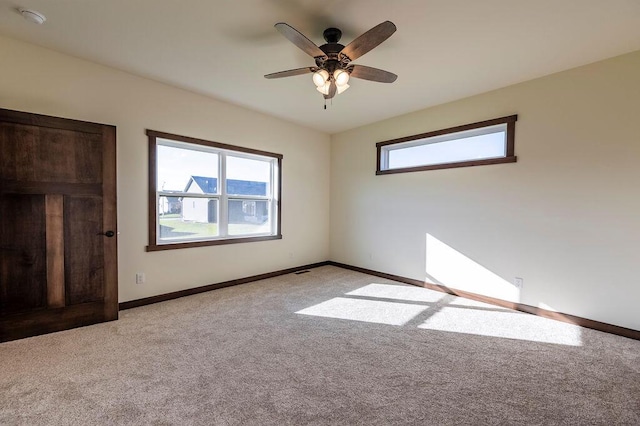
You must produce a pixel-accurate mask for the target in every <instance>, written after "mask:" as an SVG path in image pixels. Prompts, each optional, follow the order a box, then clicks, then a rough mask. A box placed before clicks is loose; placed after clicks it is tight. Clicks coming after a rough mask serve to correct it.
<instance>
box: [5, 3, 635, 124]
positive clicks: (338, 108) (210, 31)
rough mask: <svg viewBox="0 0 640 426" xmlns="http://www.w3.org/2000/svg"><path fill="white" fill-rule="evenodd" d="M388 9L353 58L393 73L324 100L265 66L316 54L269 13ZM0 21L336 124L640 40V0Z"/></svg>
mask: <svg viewBox="0 0 640 426" xmlns="http://www.w3.org/2000/svg"><path fill="white" fill-rule="evenodd" d="M17 7H26V8H31V9H35V10H37V11H39V12H41V13H43V14H45V15H46V17H47V22H46V23H45V24H44V25H41V26H38V25H34V24H31V23H28V22H27V21H25V20H24V19H22V17H21V16H20V15H19V14H18V12H17V11H16V8H17ZM385 20H390V21H392V22H394V23H395V24H396V26H397V27H398V31H397V32H396V33H395V34H394V35H393V36H392V37H391V38H390V39H389V40H387V41H386V42H384V43H383V44H382V45H380V46H379V47H378V48H376V49H375V50H373V51H372V52H370V53H368V54H366V55H365V56H363V57H362V58H360V59H358V60H357V61H355V63H357V64H362V65H368V66H372V67H376V68H382V69H385V70H388V71H391V72H393V73H396V74H398V76H399V77H398V80H397V81H396V82H395V83H393V84H381V83H374V82H369V81H365V80H355V79H353V80H352V81H351V82H350V84H351V88H350V89H349V90H348V91H347V92H345V93H343V94H341V95H338V96H336V98H335V99H334V100H333V104H332V105H329V106H327V110H326V111H325V110H323V109H322V108H323V104H324V101H323V99H322V95H320V94H319V93H318V92H317V91H316V90H315V86H314V85H313V83H312V81H311V76H310V75H303V76H296V77H289V78H283V79H278V80H267V79H265V78H264V77H263V75H264V74H268V73H271V72H276V71H282V70H287V69H291V68H298V67H304V66H312V65H313V64H314V62H313V59H312V58H311V57H309V56H307V55H306V54H305V53H303V52H302V51H301V50H299V49H298V48H297V47H295V46H294V45H293V44H291V43H290V42H289V41H287V40H286V39H285V38H284V37H283V36H281V35H280V34H279V33H278V32H277V31H276V30H275V29H274V28H273V25H274V24H275V23H276V22H286V23H288V24H290V25H292V26H293V27H295V28H297V29H298V30H299V31H301V32H302V33H303V34H305V35H307V37H309V38H310V39H311V40H312V41H314V42H315V43H317V44H322V43H324V41H323V39H322V31H323V30H324V28H326V27H329V26H336V27H338V28H340V29H341V30H342V31H343V38H342V40H341V42H342V44H345V45H346V44H348V43H349V42H350V41H351V40H353V39H354V38H355V37H357V36H358V35H360V34H361V33H363V32H365V31H367V30H368V29H369V28H371V27H373V26H375V25H377V24H379V23H380V22H382V21H385ZM0 34H3V35H6V36H9V37H12V38H16V39H21V40H25V41H28V42H32V43H34V44H38V45H41V46H45V47H48V48H51V49H54V50H57V51H60V52H65V53H68V54H70V55H73V56H77V57H81V58H86V59H89V60H92V61H95V62H99V63H102V64H105V65H109V66H112V67H115V68H120V69H122V70H125V71H129V72H131V73H134V74H138V75H141V76H145V77H149V78H152V79H155V80H158V81H162V82H165V83H169V84H172V85H175V86H178V87H182V88H185V89H188V90H192V91H194V92H198V93H202V94H205V95H208V96H211V97H214V98H217V99H221V100H224V101H227V102H231V103H234V104H237V105H242V106H245V107H248V108H251V109H254V110H258V111H262V112H265V113H267V114H271V115H274V116H277V117H280V118H283V119H285V120H288V121H292V122H296V123H299V124H302V125H304V126H308V127H311V128H315V129H318V130H321V131H325V132H328V133H336V132H340V131H343V130H347V129H350V128H354V127H358V126H361V125H365V124H368V123H372V122H375V121H378V120H381V119H385V118H389V117H393V116H396V115H400V114H403V113H407V112H411V111H415V110H419V109H423V108H426V107H429V106H432V105H437V104H441V103H444V102H448V101H452V100H455V99H460V98H463V97H467V96H470V95H474V94H478V93H482V92H486V91H489V90H493V89H497V88H500V87H504V86H507V85H510V84H513V83H517V82H521V81H525V80H529V79H532V78H535V77H539V76H543V75H547V74H550V73H553V72H557V71H561V70H565V69H569V68H573V67H576V66H579V65H583V64H587V63H590V62H594V61H597V60H600V59H604V58H608V57H612V56H616V55H619V54H623V53H626V52H631V51H634V50H639V49H640V0H608V1H604V0H536V1H531V0H528V1H524V0H482V1H479V0H395V1H390V0H324V1H306V0H226V1H221V0H218V1H215V0H180V1H178V0H56V1H51V0H0ZM1 73H2V71H1V65H0V75H1Z"/></svg>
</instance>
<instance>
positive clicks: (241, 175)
mask: <svg viewBox="0 0 640 426" xmlns="http://www.w3.org/2000/svg"><path fill="white" fill-rule="evenodd" d="M270 187H271V162H270V161H262V160H250V159H248V158H240V157H233V156H231V155H228V156H227V194H229V195H263V196H267V195H269V194H270V192H271V189H270Z"/></svg>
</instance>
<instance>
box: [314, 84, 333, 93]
mask: <svg viewBox="0 0 640 426" xmlns="http://www.w3.org/2000/svg"><path fill="white" fill-rule="evenodd" d="M329 87H331V82H329V81H327V82H325V83H324V84H323V85H322V86H318V87H317V88H316V89H317V90H318V92H320V93H322V94H323V95H328V94H329Z"/></svg>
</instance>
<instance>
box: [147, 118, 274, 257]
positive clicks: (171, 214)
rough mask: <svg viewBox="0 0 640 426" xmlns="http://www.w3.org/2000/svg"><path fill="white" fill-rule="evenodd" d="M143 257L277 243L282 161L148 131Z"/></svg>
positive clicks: (192, 139) (270, 154)
mask: <svg viewBox="0 0 640 426" xmlns="http://www.w3.org/2000/svg"><path fill="white" fill-rule="evenodd" d="M147 136H148V137H149V245H148V246H147V251H156V250H167V249H176V248H188V247H199V246H208V245H217V244H230V243H241V242H249V241H264V240H272V239H279V238H282V235H281V233H280V222H281V221H280V218H281V213H280V189H281V169H282V155H280V154H273V153H270V152H265V151H258V150H255V149H248V148H242V147H237V146H232V145H226V144H221V143H217V142H210V141H204V140H199V139H194V138H188V137H185V136H178V135H171V134H168V133H162V132H157V131H154V130H147Z"/></svg>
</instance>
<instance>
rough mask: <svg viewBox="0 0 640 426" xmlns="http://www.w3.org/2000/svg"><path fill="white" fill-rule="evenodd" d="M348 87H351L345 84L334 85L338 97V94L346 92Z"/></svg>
mask: <svg viewBox="0 0 640 426" xmlns="http://www.w3.org/2000/svg"><path fill="white" fill-rule="evenodd" d="M349 87H351V86H349V85H348V84H347V83H345V84H336V89H337V91H338V95H339V94H340V93H342V92H344V91H345V90H347V89H348V88H349Z"/></svg>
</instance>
